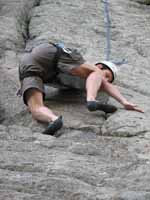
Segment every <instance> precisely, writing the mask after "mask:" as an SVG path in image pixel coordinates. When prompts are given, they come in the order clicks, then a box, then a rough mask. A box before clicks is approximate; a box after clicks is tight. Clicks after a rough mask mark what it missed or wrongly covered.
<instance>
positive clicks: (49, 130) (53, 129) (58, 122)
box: [43, 116, 63, 136]
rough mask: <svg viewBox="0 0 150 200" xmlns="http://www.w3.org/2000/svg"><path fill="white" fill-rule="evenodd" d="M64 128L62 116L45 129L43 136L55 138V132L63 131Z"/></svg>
mask: <svg viewBox="0 0 150 200" xmlns="http://www.w3.org/2000/svg"><path fill="white" fill-rule="evenodd" d="M62 126H63V120H62V116H60V117H59V118H58V119H56V120H55V121H53V122H50V123H49V125H48V127H47V128H46V129H45V131H44V132H43V134H47V135H52V136H54V135H55V132H56V131H58V130H59V129H61V127H62Z"/></svg>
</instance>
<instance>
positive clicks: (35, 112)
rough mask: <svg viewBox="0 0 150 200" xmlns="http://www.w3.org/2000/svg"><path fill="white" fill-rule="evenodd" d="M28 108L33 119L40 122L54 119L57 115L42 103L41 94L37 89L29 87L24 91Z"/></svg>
mask: <svg viewBox="0 0 150 200" xmlns="http://www.w3.org/2000/svg"><path fill="white" fill-rule="evenodd" d="M26 99H27V104H28V107H29V110H30V111H31V113H32V116H33V118H34V119H36V120H38V121H42V122H50V121H55V120H56V119H57V118H58V117H57V116H56V115H55V114H54V113H53V112H52V111H51V110H50V109H49V108H48V107H46V106H45V105H44V103H43V94H42V92H40V91H39V90H37V89H29V90H28V91H27V92H26Z"/></svg>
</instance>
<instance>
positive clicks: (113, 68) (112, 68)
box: [95, 61, 118, 82]
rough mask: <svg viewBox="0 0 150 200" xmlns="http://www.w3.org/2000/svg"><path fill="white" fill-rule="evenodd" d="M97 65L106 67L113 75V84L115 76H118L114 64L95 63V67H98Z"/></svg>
mask: <svg viewBox="0 0 150 200" xmlns="http://www.w3.org/2000/svg"><path fill="white" fill-rule="evenodd" d="M98 64H103V65H105V67H107V68H108V69H110V70H111V72H112V74H113V80H112V82H113V81H114V80H115V79H116V77H117V74H118V68H117V66H116V65H115V64H114V63H112V62H110V61H101V62H99V63H96V64H95V65H98Z"/></svg>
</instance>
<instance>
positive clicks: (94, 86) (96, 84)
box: [86, 71, 102, 101]
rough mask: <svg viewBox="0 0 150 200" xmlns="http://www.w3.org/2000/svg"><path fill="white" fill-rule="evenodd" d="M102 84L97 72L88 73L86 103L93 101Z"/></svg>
mask: <svg viewBox="0 0 150 200" xmlns="http://www.w3.org/2000/svg"><path fill="white" fill-rule="evenodd" d="M101 83H102V75H101V74H100V73H99V72H98V71H94V72H92V73H90V75H89V76H88V77H87V79H86V92H87V99H86V100H87V101H95V99H96V97H97V93H98V91H99V89H100V86H101Z"/></svg>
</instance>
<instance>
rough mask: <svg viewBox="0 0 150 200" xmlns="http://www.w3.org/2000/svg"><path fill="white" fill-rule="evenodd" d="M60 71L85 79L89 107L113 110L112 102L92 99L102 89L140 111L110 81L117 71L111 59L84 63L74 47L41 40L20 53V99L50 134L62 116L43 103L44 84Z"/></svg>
mask: <svg viewBox="0 0 150 200" xmlns="http://www.w3.org/2000/svg"><path fill="white" fill-rule="evenodd" d="M61 73H64V74H66V75H67V74H68V75H72V76H77V77H80V78H81V79H84V80H85V90H86V101H87V104H86V106H87V108H88V110H89V111H96V110H102V111H104V112H106V113H113V112H115V111H116V107H115V106H113V105H105V104H100V103H99V102H97V101H96V97H97V93H98V92H99V91H101V90H103V91H105V92H107V93H108V94H109V95H111V96H112V97H114V98H115V99H116V100H117V101H119V102H120V103H121V104H122V105H123V106H124V107H125V109H128V110H135V111H139V112H143V110H141V109H140V108H138V107H137V106H136V105H134V104H132V103H130V102H128V101H127V100H126V99H125V98H124V97H123V96H122V95H121V94H120V92H119V91H118V89H117V88H116V87H115V86H114V85H113V84H112V82H113V80H114V79H115V77H116V73H117V67H116V66H115V65H114V64H113V63H111V62H108V61H103V62H100V63H97V64H95V65H92V64H89V63H87V62H86V61H85V60H84V58H83V57H82V55H81V54H80V53H79V52H78V51H77V50H76V49H66V48H64V47H60V46H58V45H55V44H51V43H44V44H41V45H39V46H37V47H35V48H34V49H33V50H32V52H30V53H28V54H26V55H25V56H24V57H23V59H22V60H21V62H20V66H19V77H20V82H21V94H22V96H23V100H24V103H25V104H26V105H27V106H28V108H29V110H30V112H31V113H32V116H33V118H34V119H36V120H38V121H41V122H47V123H48V127H47V129H46V130H45V131H44V133H45V134H50V135H54V134H55V132H56V131H57V130H59V129H60V128H61V127H62V126H63V119H62V116H57V115H56V114H54V113H53V112H52V111H51V110H50V109H49V108H48V107H46V106H45V105H44V97H45V91H44V84H45V83H52V82H53V81H56V80H57V79H59V77H60V74H61ZM58 81H59V82H60V84H63V82H61V81H60V80H58Z"/></svg>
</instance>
